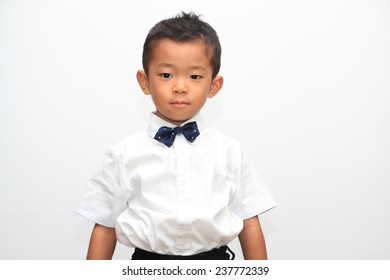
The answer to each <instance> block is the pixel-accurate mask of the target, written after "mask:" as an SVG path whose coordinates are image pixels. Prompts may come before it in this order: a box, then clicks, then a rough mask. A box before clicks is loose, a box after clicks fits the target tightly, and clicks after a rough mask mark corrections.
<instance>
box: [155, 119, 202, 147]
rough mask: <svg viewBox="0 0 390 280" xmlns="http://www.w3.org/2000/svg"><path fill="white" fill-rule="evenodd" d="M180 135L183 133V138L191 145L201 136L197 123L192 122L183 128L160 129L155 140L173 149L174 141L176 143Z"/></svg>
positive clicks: (164, 127) (165, 127)
mask: <svg viewBox="0 0 390 280" xmlns="http://www.w3.org/2000/svg"><path fill="white" fill-rule="evenodd" d="M180 133H182V134H183V136H184V137H185V138H186V139H187V140H188V141H190V142H191V143H192V142H194V141H195V139H196V137H198V136H199V134H200V133H199V130H198V126H197V125H196V122H190V123H187V124H185V125H183V126H181V127H180V126H177V127H174V128H170V127H167V126H163V127H160V129H159V130H158V131H157V133H156V135H155V136H154V139H156V140H157V141H159V142H161V143H163V144H164V145H166V146H167V147H171V146H172V145H173V141H175V138H176V135H177V134H180Z"/></svg>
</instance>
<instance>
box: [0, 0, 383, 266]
mask: <svg viewBox="0 0 390 280" xmlns="http://www.w3.org/2000/svg"><path fill="white" fill-rule="evenodd" d="M181 10H183V11H195V12H196V13H199V14H202V15H203V17H202V18H203V19H204V20H205V21H207V22H209V23H210V24H211V25H212V26H213V27H214V28H215V29H216V30H217V32H218V33H219V36H220V40H221V43H222V49H223V55H222V69H221V72H220V74H221V75H223V76H224V77H225V85H224V88H223V90H222V91H221V92H220V94H219V95H218V96H217V97H215V98H214V99H211V100H209V101H208V103H207V104H206V107H205V108H204V111H203V115H204V118H205V119H206V120H208V121H209V122H210V125H211V126H212V127H214V128H215V129H218V130H220V131H222V132H224V133H226V134H228V135H231V136H232V137H234V138H236V139H237V140H239V141H240V142H242V143H243V145H244V146H245V147H246V149H248V150H250V151H251V155H252V158H253V160H254V161H255V163H256V165H257V168H258V170H259V171H260V173H261V174H262V176H263V177H264V179H265V181H266V182H267V184H268V185H269V188H270V189H271V191H272V193H273V195H274V196H275V198H276V200H277V202H278V207H277V208H275V209H273V210H272V211H270V212H268V213H266V214H264V215H262V216H261V220H262V225H263V230H264V233H265V235H266V239H267V246H268V254H269V258H271V259H390V217H389V216H390V215H389V214H390V203H389V199H390V110H389V109H390V51H389V50H390V2H389V1H385V0H383V1H379V0H360V1H356V0H349V1H348V0H328V1H309V0H306V1H305V0H296V1H287V0H285V1H282V0H275V1H265V0H264V1H245V0H242V1H226V0H224V1H209V0H198V1H179V0H178V1H173V0H166V1H157V0H154V1H152V0H145V1H125V0H122V1H118V0H110V1H108V0H107V1H87V0H55V1H51V0H46V1H44V0H37V1H27V0H25V1H23V0H2V1H0V227H1V229H0V259H83V258H85V255H86V250H87V247H88V241H89V235H90V232H91V229H92V226H93V224H92V223H91V222H89V221H87V220H85V219H84V218H82V217H80V216H78V215H77V214H74V213H73V209H74V208H75V206H76V204H77V202H78V200H79V199H80V197H81V195H82V193H83V192H84V191H85V189H86V186H87V181H88V178H89V177H90V175H91V174H92V172H93V171H94V170H95V168H96V167H97V166H98V164H99V162H100V160H101V159H102V155H103V153H104V152H105V151H106V149H107V148H108V147H109V146H111V145H112V144H114V143H116V142H118V141H119V140H121V139H122V138H124V137H126V136H127V135H129V134H131V133H134V132H138V131H140V130H143V129H144V128H145V125H146V123H147V120H148V116H149V113H150V111H152V110H153V109H154V108H153V106H152V102H151V100H150V98H149V97H148V96H144V95H143V94H142V92H141V91H140V89H139V88H138V85H137V84H136V80H135V73H136V71H137V70H138V69H140V68H141V67H142V66H141V53H142V45H143V41H144V39H145V37H146V34H147V32H148V31H149V29H150V28H151V27H152V26H153V25H154V24H155V23H156V22H158V21H159V20H161V19H164V18H166V17H170V16H173V15H175V14H177V13H178V12H180V11H181ZM254 136H255V137H254ZM231 246H232V248H233V249H234V250H235V251H237V252H238V258H242V255H241V254H240V253H239V251H240V249H239V244H238V242H237V241H234V242H233V244H231ZM131 252H132V250H131V249H128V248H126V247H124V246H122V245H118V246H117V251H116V253H115V255H114V258H115V259H129V258H130V256H131Z"/></svg>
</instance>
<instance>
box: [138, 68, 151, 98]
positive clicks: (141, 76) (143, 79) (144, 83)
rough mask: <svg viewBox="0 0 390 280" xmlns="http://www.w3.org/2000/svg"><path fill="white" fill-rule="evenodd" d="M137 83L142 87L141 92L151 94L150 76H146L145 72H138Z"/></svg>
mask: <svg viewBox="0 0 390 280" xmlns="http://www.w3.org/2000/svg"><path fill="white" fill-rule="evenodd" d="M137 81H138V84H139V86H140V87H141V90H142V91H143V92H144V93H145V94H146V95H149V94H150V90H149V81H148V76H147V75H146V73H145V71H142V70H138V71H137Z"/></svg>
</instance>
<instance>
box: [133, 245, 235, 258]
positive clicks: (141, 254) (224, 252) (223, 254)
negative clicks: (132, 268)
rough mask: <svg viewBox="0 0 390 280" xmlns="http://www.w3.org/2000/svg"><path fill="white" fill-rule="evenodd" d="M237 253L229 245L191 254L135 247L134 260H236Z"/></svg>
mask: <svg viewBox="0 0 390 280" xmlns="http://www.w3.org/2000/svg"><path fill="white" fill-rule="evenodd" d="M234 257H235V254H234V253H233V251H231V250H230V248H229V247H228V246H222V247H220V248H217V249H213V250H210V251H207V252H203V253H199V254H196V255H190V256H177V255H162V254H157V253H153V252H148V251H145V250H142V249H139V248H135V251H134V254H133V256H132V258H131V259H132V260H230V259H232V260H234Z"/></svg>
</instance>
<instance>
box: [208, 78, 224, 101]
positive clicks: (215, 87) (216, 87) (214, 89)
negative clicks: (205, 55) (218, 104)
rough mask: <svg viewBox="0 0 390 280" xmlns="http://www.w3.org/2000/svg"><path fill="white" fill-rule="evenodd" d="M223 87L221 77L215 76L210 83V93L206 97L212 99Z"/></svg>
mask: <svg viewBox="0 0 390 280" xmlns="http://www.w3.org/2000/svg"><path fill="white" fill-rule="evenodd" d="M222 86H223V77H222V76H217V77H215V78H214V79H213V81H212V82H211V87H210V92H209V94H208V95H207V97H208V98H213V97H214V96H216V95H217V93H218V92H219V91H220V90H221V88H222Z"/></svg>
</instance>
